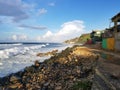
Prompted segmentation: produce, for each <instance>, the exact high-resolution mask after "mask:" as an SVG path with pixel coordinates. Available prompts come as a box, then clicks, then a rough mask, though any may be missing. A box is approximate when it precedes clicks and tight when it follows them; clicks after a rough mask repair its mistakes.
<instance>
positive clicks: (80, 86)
mask: <svg viewBox="0 0 120 90" xmlns="http://www.w3.org/2000/svg"><path fill="white" fill-rule="evenodd" d="M91 86H92V82H90V81H78V82H76V83H75V84H74V85H73V86H72V87H71V90H91Z"/></svg>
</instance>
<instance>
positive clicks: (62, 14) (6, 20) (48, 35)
mask: <svg viewBox="0 0 120 90" xmlns="http://www.w3.org/2000/svg"><path fill="white" fill-rule="evenodd" d="M119 12H120V0H0V42H63V41H65V40H68V39H72V38H75V37H78V36H80V35H81V34H84V33H90V32H91V31H92V30H104V29H105V28H108V27H109V25H110V22H111V18H112V17H113V16H114V15H116V14H117V13H119Z"/></svg>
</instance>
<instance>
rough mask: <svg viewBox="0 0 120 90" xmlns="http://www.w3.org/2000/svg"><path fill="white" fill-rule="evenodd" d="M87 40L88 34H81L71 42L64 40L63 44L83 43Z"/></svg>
mask: <svg viewBox="0 0 120 90" xmlns="http://www.w3.org/2000/svg"><path fill="white" fill-rule="evenodd" d="M87 39H90V33H88V34H82V35H81V36H80V37H77V38H74V39H71V40H66V41H65V43H85V42H86V41H87Z"/></svg>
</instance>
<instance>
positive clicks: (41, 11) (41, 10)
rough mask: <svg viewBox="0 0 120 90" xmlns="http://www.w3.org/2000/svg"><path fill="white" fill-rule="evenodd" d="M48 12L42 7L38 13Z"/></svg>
mask: <svg viewBox="0 0 120 90" xmlns="http://www.w3.org/2000/svg"><path fill="white" fill-rule="evenodd" d="M45 13H47V10H46V9H45V8H41V9H39V10H38V15H42V14H45Z"/></svg>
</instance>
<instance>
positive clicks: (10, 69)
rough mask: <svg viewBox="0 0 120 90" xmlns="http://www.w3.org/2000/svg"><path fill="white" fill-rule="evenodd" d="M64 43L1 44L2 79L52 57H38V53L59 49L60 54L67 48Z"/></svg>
mask: <svg viewBox="0 0 120 90" xmlns="http://www.w3.org/2000/svg"><path fill="white" fill-rule="evenodd" d="M68 46H71V45H67V44H63V43H30V42H29V43H28V42H24V43H23V42H22V43H21V42H19V43H18V42H17V43H15V42H14V43H10V42H7V43H0V77H4V76H7V75H9V74H11V73H15V72H18V71H20V70H23V69H24V68H25V67H27V66H30V65H33V64H34V61H36V60H38V61H40V62H43V61H44V60H45V59H48V58H50V56H45V57H38V56H36V54H37V53H45V52H49V51H52V50H54V49H57V50H58V51H59V52H60V51H62V50H63V49H65V48H67V47H68Z"/></svg>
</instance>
